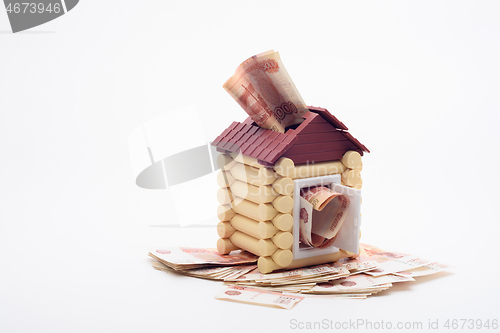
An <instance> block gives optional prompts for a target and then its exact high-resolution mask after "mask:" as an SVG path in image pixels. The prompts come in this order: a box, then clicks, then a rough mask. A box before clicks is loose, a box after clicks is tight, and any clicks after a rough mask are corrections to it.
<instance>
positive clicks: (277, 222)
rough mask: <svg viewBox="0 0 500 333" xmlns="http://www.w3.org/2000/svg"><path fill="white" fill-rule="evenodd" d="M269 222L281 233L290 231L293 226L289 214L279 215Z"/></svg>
mask: <svg viewBox="0 0 500 333" xmlns="http://www.w3.org/2000/svg"><path fill="white" fill-rule="evenodd" d="M271 222H272V223H273V225H274V226H275V227H276V228H278V229H279V230H281V231H290V230H291V229H292V226H293V217H292V215H291V214H283V213H279V214H278V215H276V216H275V217H274V218H273V219H272V221H271Z"/></svg>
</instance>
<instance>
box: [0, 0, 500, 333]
mask: <svg viewBox="0 0 500 333" xmlns="http://www.w3.org/2000/svg"><path fill="white" fill-rule="evenodd" d="M499 9H500V8H499V4H498V2H493V1H481V2H472V1H469V2H462V1H449V2H437V1H428V2H424V1H418V2H417V1H414V2H407V1H405V2H402V1H393V2H387V1H377V2H372V1H370V2H359V1H358V2H355V3H351V2H334V3H332V2H331V1H322V2H320V1H314V2H310V3H306V2H305V1H303V2H291V1H286V2H284V1H283V2H281V1H273V2H259V1H257V2H256V1H253V2H250V3H246V4H245V3H243V2H234V1H231V2H229V1H228V2H218V1H203V2H202V1H198V2H188V1H147V2H137V1H123V0H122V1H116V0H115V1H92V0H86V1H81V2H80V4H78V5H77V6H76V7H75V9H73V10H72V11H71V12H70V13H68V14H67V15H64V16H63V17H61V18H59V19H57V20H54V21H53V22H49V23H47V24H45V25H42V26H40V27H37V28H34V29H32V30H30V31H27V32H25V33H20V34H15V35H13V34H11V33H9V30H10V27H9V24H8V20H7V15H6V13H5V11H3V10H0V30H1V31H2V33H1V34H0V40H1V41H0V47H1V53H0V54H1V55H0V60H1V61H0V151H1V154H2V159H1V160H2V163H1V164H0V185H1V187H0V188H1V190H0V191H1V192H0V196H1V208H0V253H1V254H2V255H1V258H0V262H1V266H0V267H1V274H0V331H2V332H51V333H54V332H178V331H181V330H182V331H190V332H195V331H196V332H199V331H215V330H218V331H220V328H222V329H224V330H227V331H232V332H236V331H238V332H255V331H256V330H257V329H258V328H265V331H267V332H286V331H296V330H293V329H291V328H290V320H292V319H296V320H298V321H317V320H323V319H328V320H338V321H341V320H348V319H367V320H384V321H385V322H387V321H393V322H396V321H407V320H408V321H423V322H424V325H425V324H426V323H428V320H429V319H431V320H436V319H438V320H439V321H440V322H439V323H440V325H442V324H443V323H444V321H445V320H446V319H448V318H449V319H460V318H472V319H487V318H489V319H490V320H491V319H500V318H499V314H498V305H497V301H498V299H499V296H500V292H499V284H498V282H497V280H498V273H499V269H498V264H497V263H496V258H497V257H498V253H497V252H496V250H497V248H498V247H497V246H496V244H497V242H498V235H499V231H500V228H499V219H498V199H499V197H498V191H497V190H495V189H498V186H499V185H500V184H499V176H498V172H497V169H498V165H499V154H498V147H497V145H498V143H499V139H500V135H499V131H498V128H499V114H500V113H499V107H500V102H499V98H498V91H499V88H500V85H499V77H500V71H499V69H500V68H499V67H500V62H499V61H498V59H500V40H499V39H500V38H499V36H500V26H499V25H500V21H499V20H498V13H499ZM270 48H274V49H275V50H278V51H279V52H280V54H281V56H282V59H283V62H284V64H285V66H286V67H287V70H288V72H289V73H290V75H291V76H292V78H293V79H294V82H295V84H296V85H297V88H298V89H299V91H300V93H301V95H302V96H303V98H304V100H305V101H306V103H308V104H312V105H315V106H323V107H326V108H328V109H329V110H330V111H331V112H333V113H334V114H335V115H336V116H337V117H338V118H339V119H340V120H341V121H342V122H344V123H345V124H346V125H347V126H348V127H349V129H350V132H351V133H352V134H353V135H354V136H355V137H356V138H358V139H359V140H360V141H361V142H362V143H364V144H365V145H366V146H367V147H368V148H369V149H370V150H371V152H372V153H371V154H368V155H367V156H366V157H364V159H363V163H364V166H365V168H364V170H363V172H362V176H363V184H364V186H363V206H362V211H363V226H362V234H363V236H362V240H363V241H364V242H367V243H372V244H374V245H377V246H380V247H382V248H384V249H387V250H394V251H400V252H407V253H412V254H417V255H420V256H422V257H425V258H429V259H434V260H437V261H440V262H443V263H446V264H452V265H455V266H457V268H456V269H454V270H453V271H452V272H451V273H446V274H440V277H439V278H437V277H436V278H435V277H420V278H417V282H413V283H407V284H401V285H397V286H396V287H394V288H392V289H391V290H390V291H389V292H386V293H384V294H382V295H380V296H377V297H372V298H370V299H368V300H366V301H355V300H351V301H349V300H334V299H306V300H305V301H303V302H301V303H300V304H298V306H297V307H296V308H295V309H293V310H291V311H285V310H274V309H267V308H260V307H255V306H250V305H239V304H233V303H229V302H223V301H217V300H214V299H213V296H214V295H215V293H216V292H217V291H218V290H219V288H220V287H221V286H220V284H219V283H214V282H209V281H202V280H195V279H189V278H182V277H177V276H172V275H167V274H165V273H161V272H157V271H155V270H153V269H152V268H151V261H150V260H149V259H148V257H147V256H146V251H147V248H148V247H149V246H154V245H168V246H175V245H188V246H200V247H206V246H215V242H216V238H217V236H216V232H215V228H204V229H195V228H189V229H188V228H186V229H175V228H152V227H149V226H151V225H162V224H168V223H172V221H173V220H175V216H174V214H172V213H171V212H172V204H171V198H170V197H169V194H168V193H167V192H166V191H148V190H143V189H140V188H138V187H136V186H135V185H134V177H133V172H132V167H131V163H130V160H129V151H128V137H129V135H130V133H131V132H132V131H133V129H134V128H136V127H138V126H140V125H141V124H142V123H144V122H146V121H147V120H149V119H152V118H154V117H156V116H159V115H161V114H163V113H165V112H168V111H171V110H174V109H176V108H180V107H182V106H185V105H190V104H196V105H197V107H198V108H199V109H200V110H204V113H203V114H201V117H202V123H203V124H204V125H206V126H204V131H205V133H204V135H205V137H206V138H207V139H213V138H215V137H216V135H217V134H219V133H220V132H222V130H223V129H224V128H226V127H227V126H228V125H229V124H230V123H231V121H233V120H237V121H241V120H243V119H244V118H245V114H244V112H243V111H242V110H241V109H240V108H239V106H238V105H237V104H236V103H235V102H234V101H233V100H232V99H231V98H230V97H229V96H228V95H227V93H226V92H225V91H224V90H223V89H222V88H221V86H222V84H223V83H224V82H225V80H226V79H227V78H228V77H229V76H230V75H232V74H233V72H234V70H235V68H236V66H237V65H238V64H239V63H240V62H241V61H243V60H244V59H246V58H247V57H248V56H250V55H252V54H255V53H258V52H262V51H265V50H268V49H270ZM182 125H183V124H176V126H174V127H172V128H170V129H169V130H177V131H179V135H180V136H182V135H185V134H183V133H186V131H189V127H188V126H186V127H183V126H182ZM173 144H175V143H173ZM464 179H467V180H469V179H470V180H471V181H470V182H467V183H464ZM214 195H215V194H214ZM200 200H203V199H202V198H200ZM214 213H215V207H214ZM177 222H178V221H177ZM480 272H482V273H483V274H482V275H479V273H480ZM424 327H425V326H424ZM441 328H443V327H442V326H441ZM458 331H459V330H458Z"/></svg>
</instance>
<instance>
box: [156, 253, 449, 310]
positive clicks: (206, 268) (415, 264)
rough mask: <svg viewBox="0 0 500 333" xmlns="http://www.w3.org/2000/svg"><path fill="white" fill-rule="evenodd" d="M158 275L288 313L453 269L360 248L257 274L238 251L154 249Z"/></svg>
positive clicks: (254, 258)
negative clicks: (315, 301)
mask: <svg viewBox="0 0 500 333" xmlns="http://www.w3.org/2000/svg"><path fill="white" fill-rule="evenodd" d="M149 256H151V257H152V258H153V259H155V260H156V261H155V262H154V263H153V267H154V268H155V269H157V270H159V271H164V272H170V273H175V274H182V275H187V276H191V277H197V278H202V279H209V280H218V281H223V282H224V288H223V289H222V290H221V291H219V292H218V293H217V294H216V295H215V298H216V299H221V300H228V301H235V302H243V303H250V304H256V305H263V306H271V307H277V308H283V309H291V308H292V307H293V306H294V305H295V304H297V303H298V302H300V301H301V300H303V299H304V298H306V297H308V296H311V297H327V298H350V299H364V298H366V297H368V296H370V295H373V294H376V293H379V292H381V291H384V290H387V289H389V288H390V287H392V286H393V284H394V283H400V282H410V281H415V279H414V278H415V277H418V276H425V275H431V274H435V273H439V272H441V271H444V270H447V269H450V268H452V267H451V266H449V265H444V264H440V263H437V262H434V261H430V260H425V259H422V258H420V257H418V256H414V255H409V254H404V253H398V252H389V251H384V250H382V249H379V248H377V247H375V246H372V245H368V244H361V248H360V254H359V256H358V257H357V258H354V259H341V260H339V261H338V262H334V263H329V264H323V265H317V266H311V267H304V268H298V269H293V270H284V271H278V272H275V273H271V274H261V273H260V272H259V270H258V268H257V264H256V262H257V259H258V257H257V256H255V255H253V254H251V253H248V252H241V251H233V252H232V253H230V254H228V255H220V254H219V253H218V252H217V250H216V249H200V248H183V247H180V248H179V247H177V248H153V249H151V250H150V252H149Z"/></svg>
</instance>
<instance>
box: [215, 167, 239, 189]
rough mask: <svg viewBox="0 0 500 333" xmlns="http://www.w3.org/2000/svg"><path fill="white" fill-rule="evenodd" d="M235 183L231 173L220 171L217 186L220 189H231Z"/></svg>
mask: <svg viewBox="0 0 500 333" xmlns="http://www.w3.org/2000/svg"><path fill="white" fill-rule="evenodd" d="M234 181H235V179H234V177H233V175H231V172H229V171H219V172H218V173H217V184H218V185H219V187H220V188H225V187H229V186H231V184H232V183H234Z"/></svg>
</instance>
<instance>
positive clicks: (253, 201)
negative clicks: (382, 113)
mask: <svg viewBox="0 0 500 333" xmlns="http://www.w3.org/2000/svg"><path fill="white" fill-rule="evenodd" d="M310 110H311V111H312V112H310V113H308V115H307V116H304V118H305V120H304V121H303V122H302V123H301V124H300V125H299V126H298V127H297V128H295V129H289V130H287V132H286V133H278V132H274V131H271V130H264V129H262V128H259V127H257V126H256V125H255V124H252V122H251V120H249V119H250V118H249V119H247V121H245V122H244V123H236V122H235V123H233V124H232V125H231V126H230V127H229V128H228V129H226V130H225V131H224V132H223V133H222V134H221V135H220V136H219V137H218V138H217V139H216V140H215V141H214V142H213V143H212V144H213V145H215V146H216V147H217V149H218V150H219V151H221V152H222V153H223V154H221V155H219V157H218V165H219V168H220V169H221V171H220V173H219V175H218V184H219V186H220V189H219V190H218V192H217V199H218V201H219V203H220V204H221V205H220V206H219V207H218V212H217V213H218V217H219V220H220V222H219V224H218V226H217V232H218V234H219V236H220V239H219V240H218V242H217V249H218V251H219V252H220V253H221V254H228V253H230V252H231V251H233V250H237V249H241V250H246V251H248V252H251V253H253V254H255V255H258V256H259V257H260V258H259V260H258V268H259V271H260V272H261V273H270V272H273V271H276V270H279V269H291V268H298V267H305V266H311V265H317V264H323V263H329V262H334V261H337V260H339V259H341V258H346V257H352V256H355V255H356V254H358V253H359V235H360V232H359V227H360V224H361V216H360V212H359V205H360V202H361V193H360V188H361V186H362V181H361V176H360V171H361V169H362V162H361V155H362V154H363V151H365V152H368V149H366V147H365V146H363V145H362V144H361V143H359V141H357V140H356V139H354V138H353V137H352V136H351V135H350V134H349V133H348V132H347V127H345V125H344V124H342V123H341V122H340V121H338V120H337V119H336V118H335V117H334V116H333V115H331V114H330V113H329V112H328V111H326V110H325V109H321V108H310ZM315 185H322V186H327V187H330V188H332V189H334V190H335V191H340V192H342V194H344V195H347V196H348V197H349V199H350V200H351V203H352V204H351V208H350V209H349V211H348V216H347V217H346V220H345V222H344V224H343V226H342V228H341V229H340V231H339V234H338V235H337V237H336V239H335V241H334V242H333V244H332V246H330V247H327V248H324V249H318V248H309V247H304V246H303V245H301V244H300V242H299V234H300V224H299V218H300V212H299V209H300V201H299V200H300V199H299V198H300V189H301V188H304V187H309V186H315ZM333 187H334V188H333ZM353 207H354V208H353Z"/></svg>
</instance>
